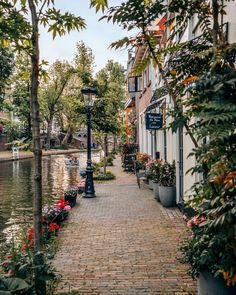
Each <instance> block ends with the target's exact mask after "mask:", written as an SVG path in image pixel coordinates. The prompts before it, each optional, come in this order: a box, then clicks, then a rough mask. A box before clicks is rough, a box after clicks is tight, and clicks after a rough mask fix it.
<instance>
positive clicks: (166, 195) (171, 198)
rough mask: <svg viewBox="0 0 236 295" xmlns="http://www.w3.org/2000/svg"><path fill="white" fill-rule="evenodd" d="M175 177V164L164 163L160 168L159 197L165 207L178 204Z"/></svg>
mask: <svg viewBox="0 0 236 295" xmlns="http://www.w3.org/2000/svg"><path fill="white" fill-rule="evenodd" d="M175 175H176V172H175V162H173V163H172V164H170V163H168V162H167V161H165V162H163V163H162V165H161V166H160V177H159V197H160V201H161V204H162V205H163V206H164V207H172V206H174V204H175V203H176V188H175V182H176V176H175Z"/></svg>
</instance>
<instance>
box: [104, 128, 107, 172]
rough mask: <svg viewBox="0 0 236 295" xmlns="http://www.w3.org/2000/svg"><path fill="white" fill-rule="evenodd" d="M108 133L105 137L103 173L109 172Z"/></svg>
mask: <svg viewBox="0 0 236 295" xmlns="http://www.w3.org/2000/svg"><path fill="white" fill-rule="evenodd" d="M107 139H108V138H107V133H105V135H104V160H103V172H104V174H106V172H107V156H108V140H107Z"/></svg>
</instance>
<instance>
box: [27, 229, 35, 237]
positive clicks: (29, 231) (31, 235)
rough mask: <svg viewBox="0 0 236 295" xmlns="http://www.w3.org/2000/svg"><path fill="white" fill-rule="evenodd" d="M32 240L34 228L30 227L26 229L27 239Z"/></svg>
mask: <svg viewBox="0 0 236 295" xmlns="http://www.w3.org/2000/svg"><path fill="white" fill-rule="evenodd" d="M33 238H34V228H33V227H31V228H30V229H28V239H29V240H33Z"/></svg>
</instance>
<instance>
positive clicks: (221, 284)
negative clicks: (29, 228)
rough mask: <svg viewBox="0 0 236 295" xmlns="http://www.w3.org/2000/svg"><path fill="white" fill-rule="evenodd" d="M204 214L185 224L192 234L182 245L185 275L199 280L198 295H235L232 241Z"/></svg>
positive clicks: (235, 262)
mask: <svg viewBox="0 0 236 295" xmlns="http://www.w3.org/2000/svg"><path fill="white" fill-rule="evenodd" d="M206 213H207V211H204V210H203V211H202V213H201V214H199V215H197V216H194V217H193V218H192V219H190V220H188V222H187V226H188V227H189V228H190V229H191V231H192V234H191V236H189V237H188V238H186V239H185V240H183V241H182V244H181V247H180V250H181V251H182V253H183V255H182V257H181V259H180V261H181V262H183V263H188V265H189V270H188V273H189V274H190V275H191V276H192V277H193V278H198V294H199V295H206V294H220V295H233V294H236V243H235V237H232V235H231V234H229V232H228V231H227V230H226V229H225V227H224V226H222V224H220V223H218V225H216V226H215V225H214V224H212V222H213V220H211V217H209V215H208V214H207V215H205V214H206ZM234 230H235V229H233V228H232V231H234Z"/></svg>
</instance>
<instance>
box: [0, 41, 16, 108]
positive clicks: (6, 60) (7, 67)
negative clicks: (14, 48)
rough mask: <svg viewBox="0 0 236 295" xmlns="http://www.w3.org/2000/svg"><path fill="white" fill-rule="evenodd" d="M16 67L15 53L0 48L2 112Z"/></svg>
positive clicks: (0, 104) (0, 99)
mask: <svg viewBox="0 0 236 295" xmlns="http://www.w3.org/2000/svg"><path fill="white" fill-rule="evenodd" d="M13 66H14V58H13V53H12V52H11V51H10V49H9V48H5V47H2V46H0V110H1V108H2V105H3V99H4V94H5V86H6V84H7V80H8V78H9V77H10V75H11V73H12V71H13Z"/></svg>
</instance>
